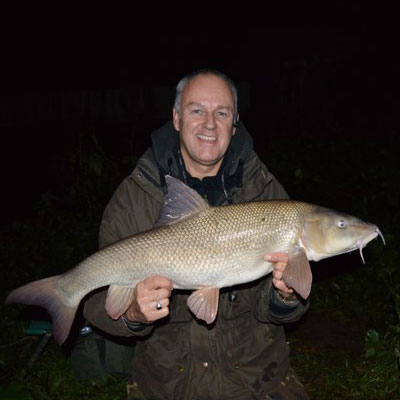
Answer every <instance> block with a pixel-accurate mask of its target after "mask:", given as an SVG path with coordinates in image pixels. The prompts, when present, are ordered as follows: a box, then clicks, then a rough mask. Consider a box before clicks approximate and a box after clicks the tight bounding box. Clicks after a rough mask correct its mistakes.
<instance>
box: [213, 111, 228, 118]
mask: <svg viewBox="0 0 400 400" xmlns="http://www.w3.org/2000/svg"><path fill="white" fill-rule="evenodd" d="M216 115H217V117H218V118H222V119H226V118H228V117H229V113H228V111H226V110H217V112H216Z"/></svg>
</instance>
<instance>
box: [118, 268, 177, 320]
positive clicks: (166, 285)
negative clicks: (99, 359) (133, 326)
mask: <svg viewBox="0 0 400 400" xmlns="http://www.w3.org/2000/svg"><path fill="white" fill-rule="evenodd" d="M172 288H173V283H172V282H171V281H170V280H169V279H168V278H165V277H163V276H160V275H155V276H151V277H149V278H146V279H145V280H144V281H142V282H139V283H138V284H137V285H136V288H135V295H134V300H133V302H132V304H131V306H130V307H129V308H128V310H127V311H126V313H125V316H126V317H127V318H128V319H129V320H130V321H135V322H143V323H149V322H154V321H156V320H158V319H161V318H164V317H166V316H167V315H168V314H169V297H170V296H171V291H172Z"/></svg>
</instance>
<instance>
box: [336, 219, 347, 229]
mask: <svg viewBox="0 0 400 400" xmlns="http://www.w3.org/2000/svg"><path fill="white" fill-rule="evenodd" d="M337 226H338V227H339V228H346V221H345V220H344V219H339V221H338V223H337Z"/></svg>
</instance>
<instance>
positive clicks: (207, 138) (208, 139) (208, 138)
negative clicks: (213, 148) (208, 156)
mask: <svg viewBox="0 0 400 400" xmlns="http://www.w3.org/2000/svg"><path fill="white" fill-rule="evenodd" d="M196 137H197V138H198V139H200V140H205V141H206V142H210V143H211V142H215V141H216V140H217V137H216V136H208V135H202V134H200V133H199V134H197V135H196Z"/></svg>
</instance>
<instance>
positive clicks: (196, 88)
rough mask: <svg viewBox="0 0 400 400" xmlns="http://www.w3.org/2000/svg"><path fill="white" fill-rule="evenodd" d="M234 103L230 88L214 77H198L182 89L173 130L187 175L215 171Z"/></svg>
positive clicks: (230, 125)
mask: <svg viewBox="0 0 400 400" xmlns="http://www.w3.org/2000/svg"><path fill="white" fill-rule="evenodd" d="M233 118H234V100H233V95H232V92H231V90H230V87H229V86H228V85H227V84H226V83H225V81H224V80H223V79H221V78H219V77H217V76H215V75H211V74H207V75H199V76H197V77H195V78H193V79H192V80H191V81H190V82H189V83H188V84H187V86H186V87H185V89H184V91H183V93H182V98H181V109H180V114H179V115H178V113H177V111H176V110H175V109H174V110H173V122H174V127H175V129H176V130H177V131H179V134H180V139H181V152H182V156H183V159H184V161H185V165H186V168H187V169H188V171H189V173H191V175H193V173H194V174H195V175H193V176H196V175H197V177H200V178H202V176H198V174H197V173H196V172H195V171H199V170H204V171H205V170H207V175H215V174H216V173H217V172H218V169H219V166H220V165H221V162H222V159H223V157H224V155H225V152H226V150H227V149H228V146H229V143H230V141H231V138H232V136H233V135H234V133H235V128H234V127H233Z"/></svg>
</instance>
